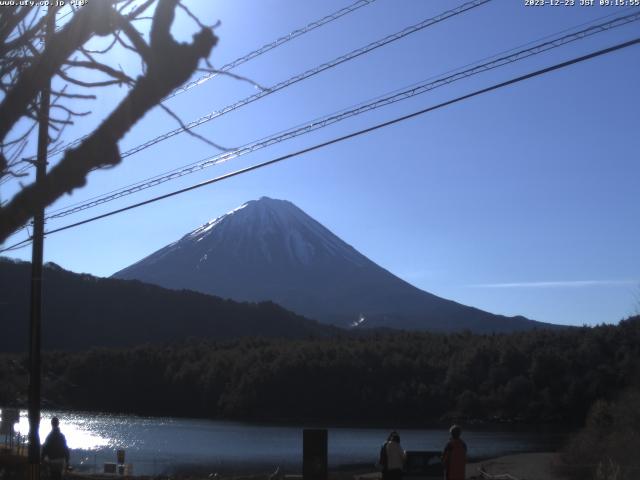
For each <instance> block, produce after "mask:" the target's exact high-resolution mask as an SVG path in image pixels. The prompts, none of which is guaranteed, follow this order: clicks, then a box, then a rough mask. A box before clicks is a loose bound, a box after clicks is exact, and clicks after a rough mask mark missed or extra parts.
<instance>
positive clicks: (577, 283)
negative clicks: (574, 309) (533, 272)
mask: <svg viewBox="0 0 640 480" xmlns="http://www.w3.org/2000/svg"><path fill="white" fill-rule="evenodd" d="M638 284H640V280H569V281H556V282H514V283H479V284H475V285H467V286H468V287H472V288H579V287H603V286H615V285H638Z"/></svg>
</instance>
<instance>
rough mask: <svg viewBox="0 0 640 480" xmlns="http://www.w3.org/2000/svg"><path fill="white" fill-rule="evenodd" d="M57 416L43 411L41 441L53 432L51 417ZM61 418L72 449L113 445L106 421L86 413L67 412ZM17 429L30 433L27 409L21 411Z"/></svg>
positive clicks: (63, 430)
mask: <svg viewBox="0 0 640 480" xmlns="http://www.w3.org/2000/svg"><path fill="white" fill-rule="evenodd" d="M54 416H56V415H55V414H54V413H52V412H42V416H41V419H40V430H39V432H40V441H41V442H44V439H45V438H46V437H47V435H49V432H51V418H52V417H54ZM58 417H59V418H60V429H61V431H62V433H64V436H65V437H66V438H67V444H68V445H69V448H71V449H80V450H89V451H90V450H98V449H100V448H103V447H108V446H112V445H114V444H115V440H114V439H113V438H110V437H109V435H108V432H107V431H106V429H105V428H104V422H100V423H98V422H95V421H93V420H92V419H91V418H90V417H88V416H86V415H77V414H73V413H71V414H69V413H65V414H64V415H58ZM15 431H16V432H18V433H20V435H22V436H27V435H28V434H29V418H28V417H27V411H26V410H21V411H20V422H19V423H17V424H16V428H15Z"/></svg>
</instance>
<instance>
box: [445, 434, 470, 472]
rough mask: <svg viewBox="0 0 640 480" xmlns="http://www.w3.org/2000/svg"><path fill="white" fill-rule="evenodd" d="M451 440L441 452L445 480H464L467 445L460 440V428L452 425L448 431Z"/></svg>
mask: <svg viewBox="0 0 640 480" xmlns="http://www.w3.org/2000/svg"><path fill="white" fill-rule="evenodd" d="M449 433H450V434H451V438H449V441H448V442H447V444H446V445H445V447H444V451H443V452H442V465H443V467H444V478H445V480H464V477H465V469H466V464H467V444H466V443H464V441H463V440H462V439H461V438H460V435H462V428H460V427H459V426H458V425H453V426H452V427H451V428H450V429H449Z"/></svg>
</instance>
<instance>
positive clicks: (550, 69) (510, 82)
mask: <svg viewBox="0 0 640 480" xmlns="http://www.w3.org/2000/svg"><path fill="white" fill-rule="evenodd" d="M639 43H640V37H637V38H635V39H633V40H629V41H627V42H623V43H619V44H616V45H614V46H612V47H608V48H604V49H601V50H597V51H595V52H592V53H589V54H587V55H582V56H580V57H576V58H573V59H571V60H567V61H564V62H561V63H557V64H555V65H552V66H550V67H546V68H542V69H540V70H536V71H533V72H530V73H527V74H524V75H521V76H518V77H515V78H512V79H510V80H506V81H504V82H500V83H497V84H494V85H491V86H489V87H485V88H482V89H480V90H475V91H474V92H471V93H468V94H466V95H462V96H460V97H456V98H454V99H452V100H448V101H446V102H442V103H439V104H437V105H433V106H431V107H427V108H424V109H422V110H418V111H416V112H413V113H409V114H407V115H403V116H401V117H396V118H394V119H392V120H387V121H386V122H382V123H378V124H376V125H373V126H371V127H368V128H364V129H362V130H357V131H355V132H352V133H349V134H347V135H343V136H341V137H336V138H333V139H331V140H328V141H326V142H322V143H317V144H315V145H313V146H311V147H307V148H304V149H301V150H298V151H295V152H292V153H289V154H286V155H282V156H280V157H277V158H274V159H272V160H268V161H266V162H262V163H258V164H256V165H252V166H250V167H246V168H242V169H239V170H235V171H233V172H229V173H226V174H224V175H220V176H218V177H215V178H212V179H209V180H205V181H204V182H200V183H196V184H194V185H191V186H189V187H186V188H182V189H180V190H175V191H173V192H169V193H166V194H164V195H160V196H157V197H154V198H151V199H148V200H145V201H143V202H138V203H135V204H132V205H129V206H126V207H123V208H119V209H117V210H112V211H111V212H107V213H104V214H102V215H97V216H95V217H91V218H88V219H85V220H82V221H79V222H76V223H72V224H69V225H65V226H64V227H60V228H56V229H53V230H49V231H48V232H46V234H47V235H51V234H53V233H58V232H62V231H64V230H68V229H71V228H75V227H78V226H80V225H84V224H86V223H90V222H94V221H96V220H100V219H102V218H106V217H110V216H112V215H116V214H118V213H122V212H125V211H127V210H132V209H134V208H138V207H141V206H143V205H148V204H150V203H155V202H157V201H160V200H164V199H165V198H169V197H173V196H176V195H179V194H181V193H185V192H189V191H191V190H195V189H198V188H201V187H204V186H206V185H210V184H213V183H217V182H220V181H222V180H226V179H229V178H232V177H235V176H238V175H241V174H243V173H248V172H250V171H253V170H257V169H259V168H263V167H266V166H269V165H274V164H276V163H279V162H282V161H284V160H288V159H290V158H294V157H298V156H300V155H303V154H305V153H309V152H312V151H314V150H319V149H321V148H324V147H327V146H329V145H333V144H336V143H339V142H343V141H345V140H349V139H351V138H354V137H358V136H361V135H364V134H367V133H370V132H373V131H375V130H379V129H381V128H385V127H388V126H391V125H395V124H397V123H400V122H403V121H405V120H409V119H411V118H414V117H418V116H420V115H424V114H426V113H429V112H432V111H434V110H438V109H441V108H444V107H447V106H449V105H453V104H455V103H459V102H462V101H464V100H468V99H470V98H473V97H477V96H479V95H482V94H484V93H488V92H492V91H494V90H498V89H500V88H504V87H507V86H509V85H513V84H515V83H519V82H522V81H524V80H528V79H530V78H534V77H538V76H541V75H544V74H547V73H550V72H553V71H555V70H560V69H562V68H566V67H568V66H570V65H574V64H577V63H580V62H584V61H586V60H590V59H592V58H596V57H599V56H602V55H606V54H609V53H612V52H615V51H617V50H621V49H623V48H627V47H630V46H633V45H637V44H639ZM28 241H30V239H27V240H23V241H22V242H19V244H15V245H12V246H11V247H8V248H6V249H3V250H0V253H2V252H4V251H7V250H11V249H14V248H16V247H17V246H18V245H21V244H24V243H25V242H28Z"/></svg>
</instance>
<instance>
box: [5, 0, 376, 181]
mask: <svg viewBox="0 0 640 480" xmlns="http://www.w3.org/2000/svg"><path fill="white" fill-rule="evenodd" d="M375 1H376V0H357V1H356V2H354V3H352V4H351V5H348V6H346V7H344V8H341V9H340V10H337V11H335V12H332V13H330V14H329V15H326V16H324V17H322V18H320V19H318V20H314V21H313V22H310V23H308V24H307V25H305V26H304V27H301V28H298V29H296V30H293V31H292V32H290V33H289V34H287V35H284V36H282V37H280V38H277V39H276V40H274V41H272V42H269V43H266V44H264V45H263V46H262V47H260V48H257V49H255V50H252V51H251V52H249V53H247V54H245V55H243V56H241V57H239V58H236V59H235V60H233V61H231V62H229V63H227V64H225V65H223V66H222V67H220V68H218V69H217V71H216V72H211V73H207V74H206V75H203V76H201V77H200V78H198V79H197V80H194V81H191V82H189V83H187V84H185V85H183V86H181V87H178V88H176V89H175V90H174V91H173V92H171V93H170V94H169V95H167V96H166V97H165V98H164V99H163V101H164V100H168V99H170V98H173V97H175V96H177V95H180V94H181V93H184V92H186V91H188V90H191V89H192V88H194V87H197V86H199V85H202V84H203V83H205V82H208V81H209V80H211V79H212V78H214V77H216V76H218V75H219V74H220V73H224V72H228V71H229V70H232V69H234V68H236V67H238V66H239V65H242V64H243V63H247V62H248V61H250V60H253V59H254V58H256V57H259V56H260V55H263V54H265V53H267V52H269V51H271V50H273V49H274V48H277V47H279V46H281V45H284V44H285V43H288V42H290V41H291V40H294V39H296V38H298V37H300V36H302V35H304V34H305V33H309V32H311V31H312V30H315V29H316V28H319V27H322V26H324V25H327V24H329V23H331V22H333V21H335V20H337V19H339V18H341V17H344V16H345V15H348V14H349V13H352V12H355V11H356V10H358V9H360V8H362V7H365V6H367V5H371V4H372V3H374V2H375ZM72 13H73V10H69V11H68V12H67V13H66V14H64V15H62V16H60V17H59V18H58V20H61V19H62V18H64V17H66V16H68V15H70V14H72ZM88 136H89V135H83V136H82V137H79V138H77V139H75V140H73V141H71V142H69V143H66V144H64V145H61V146H59V147H56V148H53V149H52V150H51V151H50V152H49V155H56V154H58V153H61V152H64V151H65V150H67V149H68V148H72V147H75V146H76V145H79V144H80V143H82V142H83V141H84V140H85V139H86V138H87V137H88ZM31 166H32V165H30V164H28V165H25V166H23V167H22V168H21V169H19V170H18V171H17V173H18V174H20V173H24V172H26V171H27V170H29V169H30V168H31ZM2 183H4V182H2V181H1V180H0V185H2Z"/></svg>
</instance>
